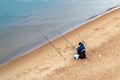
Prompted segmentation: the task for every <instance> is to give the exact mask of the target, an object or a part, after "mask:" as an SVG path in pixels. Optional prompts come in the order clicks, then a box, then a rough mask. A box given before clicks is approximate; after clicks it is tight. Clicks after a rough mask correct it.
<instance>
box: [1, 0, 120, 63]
mask: <svg viewBox="0 0 120 80" xmlns="http://www.w3.org/2000/svg"><path fill="white" fill-rule="evenodd" d="M119 5H120V0H0V65H2V64H4V63H6V62H8V61H10V60H12V59H15V58H17V57H19V56H21V55H25V53H26V52H27V51H30V50H33V49H35V48H37V47H39V46H41V45H43V44H44V43H46V42H48V41H47V39H46V38H45V37H43V35H44V36H46V37H47V38H48V39H49V40H51V39H53V38H55V37H57V36H60V35H59V34H58V32H60V33H62V34H64V33H65V32H67V31H69V30H72V29H74V28H76V27H77V26H78V25H81V24H83V23H85V22H86V21H88V20H89V19H91V18H93V17H95V16H98V15H101V14H103V13H104V12H106V11H107V10H108V9H110V8H112V7H116V6H119ZM41 33H42V34H43V35H42V34H41Z"/></svg>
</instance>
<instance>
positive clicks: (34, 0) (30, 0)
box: [18, 0, 49, 3]
mask: <svg viewBox="0 0 120 80" xmlns="http://www.w3.org/2000/svg"><path fill="white" fill-rule="evenodd" d="M18 1H20V2H25V3H31V2H48V1H49V0H18Z"/></svg>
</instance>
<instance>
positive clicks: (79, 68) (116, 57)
mask: <svg viewBox="0 0 120 80" xmlns="http://www.w3.org/2000/svg"><path fill="white" fill-rule="evenodd" d="M79 35H80V36H81V37H82V39H83V40H84V41H85V44H86V48H87V52H86V54H87V58H86V59H84V60H75V59H73V55H74V54H75V53H76V49H75V48H73V46H71V44H72V45H74V46H75V47H78V43H79V42H80V41H81V38H80V37H79ZM64 37H65V38H66V39H67V40H69V42H70V43H71V44H69V42H67V41H66V40H65V39H64V38H63V36H61V37H59V38H57V39H55V40H53V41H52V44H53V45H55V47H56V48H57V50H58V51H59V52H60V53H58V52H57V51H56V50H55V49H54V48H53V47H52V46H51V44H49V43H48V44H46V45H44V46H42V47H40V48H38V49H36V50H34V51H32V52H30V53H29V54H27V55H24V56H22V57H20V58H17V59H16V60H13V61H11V62H10V63H8V64H6V65H4V66H2V67H0V80H120V9H117V10H114V11H112V12H110V13H107V14H105V15H103V16H102V17H100V18H98V19H96V20H93V21H91V22H89V23H87V24H85V25H83V26H81V27H79V28H77V29H75V30H73V31H71V32H69V33H67V34H65V35H64Z"/></svg>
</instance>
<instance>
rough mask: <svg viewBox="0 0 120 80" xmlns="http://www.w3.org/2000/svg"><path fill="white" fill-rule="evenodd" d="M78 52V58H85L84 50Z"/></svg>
mask: <svg viewBox="0 0 120 80" xmlns="http://www.w3.org/2000/svg"><path fill="white" fill-rule="evenodd" d="M78 54H79V58H80V59H85V58H86V54H85V51H83V52H78Z"/></svg>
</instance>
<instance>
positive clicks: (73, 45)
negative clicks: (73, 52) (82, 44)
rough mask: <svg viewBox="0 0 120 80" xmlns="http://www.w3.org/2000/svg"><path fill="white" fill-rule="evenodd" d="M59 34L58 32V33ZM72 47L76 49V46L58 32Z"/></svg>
mask: <svg viewBox="0 0 120 80" xmlns="http://www.w3.org/2000/svg"><path fill="white" fill-rule="evenodd" d="M57 32H58V31H57ZM58 33H59V34H60V35H61V36H62V37H63V38H64V39H65V40H66V41H67V42H68V43H69V44H70V45H71V46H73V48H75V46H74V45H73V44H72V43H71V42H70V41H69V40H68V39H67V38H65V36H64V35H62V34H61V33H60V32H58Z"/></svg>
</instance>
